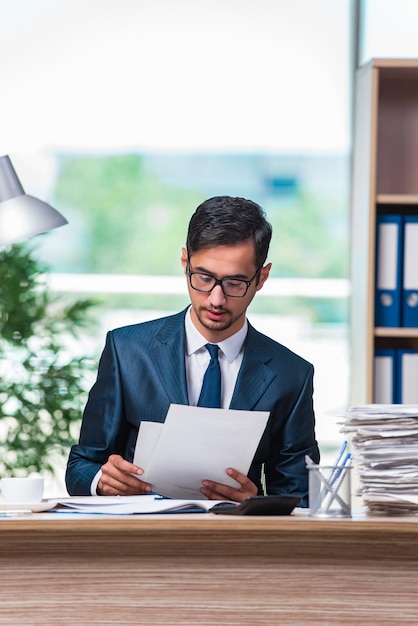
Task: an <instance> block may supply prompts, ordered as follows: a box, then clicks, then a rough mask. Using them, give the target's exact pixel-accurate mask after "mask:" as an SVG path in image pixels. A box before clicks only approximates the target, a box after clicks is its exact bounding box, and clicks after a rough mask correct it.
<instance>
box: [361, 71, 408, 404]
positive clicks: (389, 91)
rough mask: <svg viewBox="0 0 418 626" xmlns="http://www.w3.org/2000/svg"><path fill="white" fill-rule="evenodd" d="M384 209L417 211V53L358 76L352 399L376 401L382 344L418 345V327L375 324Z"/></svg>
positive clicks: (406, 346) (399, 346)
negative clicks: (378, 228)
mask: <svg viewBox="0 0 418 626" xmlns="http://www.w3.org/2000/svg"><path fill="white" fill-rule="evenodd" d="M380 214H382V215H384V214H401V215H418V59H373V60H372V61H370V62H369V63H368V64H367V65H364V66H363V67H361V68H360V69H359V70H358V71H357V76H356V101H355V121H354V146H353V179H352V207H351V281H352V297H351V319H350V323H351V337H350V347H351V390H350V402H351V404H362V403H369V402H373V386H374V381H373V357H374V352H375V350H376V349H379V348H403V349H407V348H412V349H418V329H416V328H376V327H375V326H374V312H375V255H376V218H377V216H378V215H380ZM417 383H418V381H417Z"/></svg>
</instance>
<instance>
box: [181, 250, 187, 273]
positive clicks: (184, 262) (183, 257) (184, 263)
mask: <svg viewBox="0 0 418 626" xmlns="http://www.w3.org/2000/svg"><path fill="white" fill-rule="evenodd" d="M187 261H188V255H187V250H186V248H182V249H181V264H182V266H183V271H184V273H186V270H187Z"/></svg>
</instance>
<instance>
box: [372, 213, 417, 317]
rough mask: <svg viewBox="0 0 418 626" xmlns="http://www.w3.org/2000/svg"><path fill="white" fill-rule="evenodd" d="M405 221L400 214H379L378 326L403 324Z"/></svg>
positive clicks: (377, 243) (377, 233) (377, 252)
mask: <svg viewBox="0 0 418 626" xmlns="http://www.w3.org/2000/svg"><path fill="white" fill-rule="evenodd" d="M402 223H403V222H402V216H401V215H379V216H378V217H377V221H376V300H375V325H376V326H389V327H396V326H400V325H401V279H402V256H403V245H402V244H403V229H402ZM417 315H418V310H417Z"/></svg>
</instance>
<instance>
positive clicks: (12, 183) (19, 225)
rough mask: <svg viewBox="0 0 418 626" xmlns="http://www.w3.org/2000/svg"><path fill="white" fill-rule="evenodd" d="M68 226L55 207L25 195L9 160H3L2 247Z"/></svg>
mask: <svg viewBox="0 0 418 626" xmlns="http://www.w3.org/2000/svg"><path fill="white" fill-rule="evenodd" d="M67 223H68V222H67V220H66V219H65V217H64V216H63V215H61V213H59V212H58V211H57V210H56V209H54V208H52V206H50V205H49V204H47V203H46V202H42V200H38V198H34V197H33V196H30V195H28V194H26V193H25V192H24V190H23V187H22V185H21V183H20V181H19V178H18V177H17V174H16V172H15V170H14V167H13V165H12V162H11V160H10V158H9V157H8V156H2V157H0V246H6V245H10V244H12V243H17V242H19V241H22V240H24V239H28V238H29V237H33V235H39V234H41V233H45V232H46V231H48V230H52V229H53V228H58V226H64V224H67Z"/></svg>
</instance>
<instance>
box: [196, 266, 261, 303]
mask: <svg viewBox="0 0 418 626" xmlns="http://www.w3.org/2000/svg"><path fill="white" fill-rule="evenodd" d="M260 270H261V267H260V268H259V269H258V270H257V271H256V273H255V274H254V276H253V277H252V278H251V279H250V280H241V279H240V278H215V276H212V274H202V273H201V272H192V271H191V269H190V266H188V268H187V275H188V277H189V280H190V286H191V287H192V289H195V290H196V291H201V292H203V293H210V292H211V291H212V289H215V287H216V285H220V287H221V289H222V291H223V293H224V295H225V296H228V297H229V298H243V297H244V296H245V295H246V293H247V291H248V288H249V287H250V285H251V284H252V283H253V281H254V279H255V278H256V276H257V275H258V274H259V272H260Z"/></svg>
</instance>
